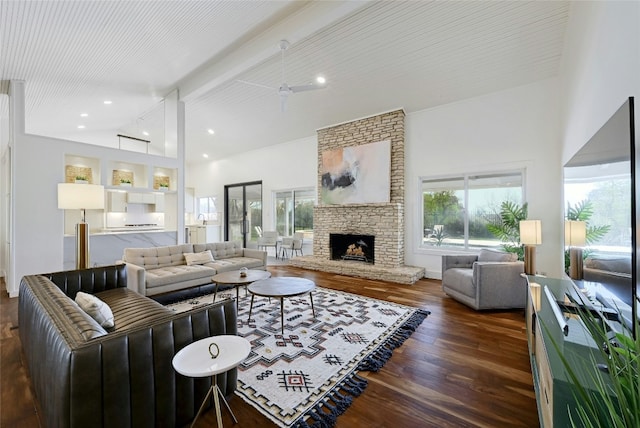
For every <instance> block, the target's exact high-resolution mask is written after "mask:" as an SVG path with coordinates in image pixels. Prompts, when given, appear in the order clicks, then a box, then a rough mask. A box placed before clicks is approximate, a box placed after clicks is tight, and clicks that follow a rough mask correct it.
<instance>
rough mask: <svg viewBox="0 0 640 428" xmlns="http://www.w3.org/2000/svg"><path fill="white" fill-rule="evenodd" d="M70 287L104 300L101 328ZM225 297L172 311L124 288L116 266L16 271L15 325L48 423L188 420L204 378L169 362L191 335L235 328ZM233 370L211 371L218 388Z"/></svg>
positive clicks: (232, 381) (231, 383) (233, 376)
mask: <svg viewBox="0 0 640 428" xmlns="http://www.w3.org/2000/svg"><path fill="white" fill-rule="evenodd" d="M78 291H84V292H87V293H92V294H95V295H96V296H98V297H99V298H100V299H102V300H103V301H105V302H106V303H107V304H109V306H110V307H111V309H112V311H113V314H114V318H115V327H114V328H113V329H112V330H111V331H105V330H104V329H103V328H102V327H101V326H100V325H99V324H97V323H96V322H95V321H94V320H93V319H92V318H91V317H89V316H87V315H86V314H85V313H84V312H83V311H82V310H81V309H80V308H79V307H78V306H77V305H76V304H75V302H73V299H74V298H75V295H76V293H77V292H78ZM236 316H237V314H236V306H235V302H234V301H233V300H227V301H222V302H219V303H216V304H211V305H207V306H203V307H200V308H197V309H193V310H191V311H188V312H183V313H180V314H174V313H173V312H172V311H171V310H169V309H167V308H165V307H163V306H162V305H160V304H159V303H157V302H155V301H153V300H151V299H149V298H147V297H144V296H142V295H140V294H138V293H136V292H135V291H132V290H129V289H128V288H127V277H126V268H125V265H124V264H121V265H114V266H107V267H100V268H93V269H86V270H76V271H66V272H57V273H51V274H45V275H28V276H25V277H23V278H22V281H21V283H20V297H19V312H18V318H19V331H20V340H21V341H22V346H23V349H24V354H25V357H26V362H27V365H28V369H29V374H30V376H31V379H32V380H33V386H34V389H35V393H36V397H37V399H38V401H39V403H40V407H41V410H42V415H41V420H42V421H43V423H44V424H45V426H47V427H50V428H53V427H72V428H73V427H78V428H80V427H82V428H84V427H119V428H120V427H136V428H138V427H174V426H182V425H184V424H186V423H188V422H189V421H190V420H192V419H193V417H194V416H195V414H196V413H197V410H198V408H199V406H200V404H201V402H202V400H203V399H204V396H205V394H206V393H207V391H208V389H209V387H210V385H211V379H210V378H201V379H192V378H188V377H184V376H182V375H179V374H177V373H176V372H175V371H174V369H173V366H172V364H171V360H172V359H173V356H174V355H175V353H176V352H177V351H179V350H180V349H182V348H183V347H184V346H186V345H187V344H189V343H192V342H194V341H196V340H199V339H202V338H205V337H209V336H214V335H219V334H237V325H236ZM236 381H237V371H236V369H233V370H230V371H228V372H226V373H223V374H222V375H219V376H218V385H219V386H220V388H221V390H222V392H223V394H225V395H229V394H231V393H232V392H233V391H234V390H235V388H236Z"/></svg>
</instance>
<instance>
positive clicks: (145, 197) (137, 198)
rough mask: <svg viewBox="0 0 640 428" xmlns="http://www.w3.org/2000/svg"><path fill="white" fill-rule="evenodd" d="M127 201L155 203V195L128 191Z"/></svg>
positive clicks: (132, 202)
mask: <svg viewBox="0 0 640 428" xmlns="http://www.w3.org/2000/svg"><path fill="white" fill-rule="evenodd" d="M127 201H128V202H129V203H130V204H155V203H156V195H155V194H154V193H138V192H129V193H128V196H127ZM163 202H164V201H163Z"/></svg>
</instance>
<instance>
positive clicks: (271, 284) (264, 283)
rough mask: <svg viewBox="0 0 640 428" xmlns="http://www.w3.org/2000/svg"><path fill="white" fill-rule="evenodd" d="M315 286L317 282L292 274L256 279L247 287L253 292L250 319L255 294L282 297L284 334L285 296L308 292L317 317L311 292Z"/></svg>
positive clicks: (281, 316)
mask: <svg viewBox="0 0 640 428" xmlns="http://www.w3.org/2000/svg"><path fill="white" fill-rule="evenodd" d="M315 288H316V284H315V282H313V281H311V280H309V279H306V278H296V277H292V276H278V277H274V278H267V279H262V280H260V281H256V282H254V283H253V284H251V285H249V286H248V287H247V290H249V293H251V306H249V319H248V320H251V311H252V310H253V298H254V297H255V296H263V297H274V298H277V299H280V323H281V324H282V334H284V305H283V300H284V298H285V297H295V296H301V295H303V294H307V293H308V294H309V299H310V300H311V311H312V313H313V317H314V318H315V317H316V310H315V309H314V307H313V295H312V294H311V292H312V291H313V290H314V289H315Z"/></svg>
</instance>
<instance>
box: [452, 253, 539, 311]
mask: <svg viewBox="0 0 640 428" xmlns="http://www.w3.org/2000/svg"><path fill="white" fill-rule="evenodd" d="M522 273H524V262H521V261H518V259H517V256H516V254H514V253H507V252H504V251H497V250H490V249H482V250H480V253H479V254H478V255H444V256H442V290H443V291H444V292H445V293H447V294H448V295H449V296H451V297H453V298H454V299H456V300H458V301H459V302H461V303H464V304H465V305H467V306H469V307H471V308H473V309H476V310H482V309H512V308H524V307H525V303H526V296H527V287H526V280H525V279H524V278H523V277H522V276H521V274H522Z"/></svg>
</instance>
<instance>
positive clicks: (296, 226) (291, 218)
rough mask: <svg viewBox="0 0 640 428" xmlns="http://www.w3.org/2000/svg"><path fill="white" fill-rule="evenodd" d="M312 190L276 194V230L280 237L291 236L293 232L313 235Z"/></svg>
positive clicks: (313, 194)
mask: <svg viewBox="0 0 640 428" xmlns="http://www.w3.org/2000/svg"><path fill="white" fill-rule="evenodd" d="M315 200H316V198H315V190H314V189H300V190H287V191H280V192H276V198H275V201H276V203H275V209H276V230H277V231H278V235H280V236H292V235H293V234H294V233H295V232H304V233H305V236H310V235H311V234H312V233H313V205H314V203H315Z"/></svg>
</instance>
